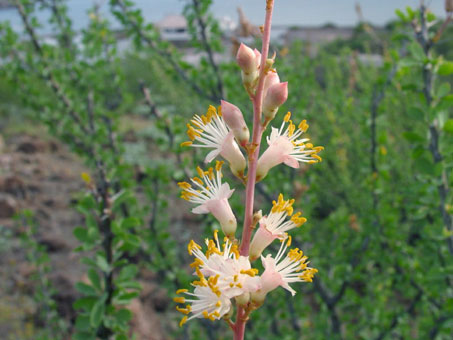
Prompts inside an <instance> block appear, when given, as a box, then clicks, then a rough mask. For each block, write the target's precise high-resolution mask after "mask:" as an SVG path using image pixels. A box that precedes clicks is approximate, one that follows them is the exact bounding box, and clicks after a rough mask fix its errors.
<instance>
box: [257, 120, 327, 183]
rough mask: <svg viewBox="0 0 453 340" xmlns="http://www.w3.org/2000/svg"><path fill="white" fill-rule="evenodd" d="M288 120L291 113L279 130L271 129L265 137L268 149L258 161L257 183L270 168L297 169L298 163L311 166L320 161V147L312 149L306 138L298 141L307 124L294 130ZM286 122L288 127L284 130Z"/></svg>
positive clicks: (303, 122)
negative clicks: (284, 166) (284, 167)
mask: <svg viewBox="0 0 453 340" xmlns="http://www.w3.org/2000/svg"><path fill="white" fill-rule="evenodd" d="M290 118H291V113H290V112H288V113H287V115H286V116H285V118H284V121H283V123H282V125H281V127H280V129H276V128H274V127H273V128H272V132H271V134H270V136H268V137H267V144H268V145H269V147H268V148H267V149H266V151H264V153H263V154H262V155H261V157H260V158H259V160H258V168H257V175H256V180H257V181H260V180H262V179H263V178H264V177H266V175H267V173H268V172H269V170H270V169H271V168H273V167H274V166H276V165H279V164H281V163H284V164H286V165H288V166H290V167H292V168H296V169H297V168H299V162H305V163H310V164H311V163H317V162H319V161H321V157H319V156H318V153H319V152H320V151H321V150H323V149H324V148H323V147H322V146H316V147H313V144H311V143H307V142H308V141H309V139H308V138H303V139H299V137H300V136H301V135H302V134H303V133H304V132H305V131H307V129H308V124H307V122H306V121H305V120H303V121H302V122H301V123H300V124H299V126H298V128H297V130H296V126H295V125H294V124H293V123H292V121H291V120H290ZM288 122H289V126H288V127H287V128H286V130H284V128H285V125H286V123H288Z"/></svg>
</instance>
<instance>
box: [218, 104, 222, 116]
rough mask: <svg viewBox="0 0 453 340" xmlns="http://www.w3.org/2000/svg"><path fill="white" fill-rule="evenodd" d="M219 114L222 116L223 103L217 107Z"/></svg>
mask: <svg viewBox="0 0 453 340" xmlns="http://www.w3.org/2000/svg"><path fill="white" fill-rule="evenodd" d="M217 115H218V116H219V117H222V106H221V105H219V106H218V107H217Z"/></svg>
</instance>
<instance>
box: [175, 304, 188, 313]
mask: <svg viewBox="0 0 453 340" xmlns="http://www.w3.org/2000/svg"><path fill="white" fill-rule="evenodd" d="M176 310H177V311H178V312H180V313H182V314H189V313H190V310H189V309H187V308H181V307H179V306H176Z"/></svg>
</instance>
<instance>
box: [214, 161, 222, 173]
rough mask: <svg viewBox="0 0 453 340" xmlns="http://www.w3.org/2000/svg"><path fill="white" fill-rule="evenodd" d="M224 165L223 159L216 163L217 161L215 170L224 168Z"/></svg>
mask: <svg viewBox="0 0 453 340" xmlns="http://www.w3.org/2000/svg"><path fill="white" fill-rule="evenodd" d="M222 165H223V161H216V163H215V170H216V171H220V170H222Z"/></svg>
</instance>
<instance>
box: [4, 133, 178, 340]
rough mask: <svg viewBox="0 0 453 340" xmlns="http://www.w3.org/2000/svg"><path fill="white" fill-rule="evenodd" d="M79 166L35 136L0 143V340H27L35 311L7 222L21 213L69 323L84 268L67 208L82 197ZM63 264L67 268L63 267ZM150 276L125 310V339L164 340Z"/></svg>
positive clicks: (163, 303)
mask: <svg viewBox="0 0 453 340" xmlns="http://www.w3.org/2000/svg"><path fill="white" fill-rule="evenodd" d="M83 171H86V169H85V168H84V166H83V163H82V162H81V161H80V160H79V159H78V158H77V157H75V156H74V155H72V154H71V153H70V152H69V151H68V150H67V149H66V148H65V147H64V146H63V145H62V144H60V143H59V142H57V141H55V140H53V139H51V138H47V137H44V138H43V137H42V136H39V137H38V136H33V135H29V134H23V133H21V134H15V135H10V136H8V137H5V139H4V138H3V137H1V135H0V277H1V280H0V334H2V336H1V338H2V339H6V340H7V339H15V340H21V339H24V340H25V339H34V337H33V334H34V332H35V330H36V327H38V326H37V325H36V322H35V321H34V320H36V317H35V316H36V313H37V309H36V306H35V304H34V300H33V299H32V294H33V291H34V284H35V283H34V282H33V280H32V279H31V277H32V275H31V274H32V273H33V271H34V268H33V267H32V266H31V265H30V264H29V263H28V262H27V260H26V259H25V253H26V250H25V249H23V246H22V245H21V243H20V241H19V239H18V237H17V236H18V234H19V233H20V232H21V230H20V224H19V223H18V222H17V221H15V220H14V219H13V216H14V215H15V214H16V213H18V212H19V211H21V209H25V208H26V209H29V210H31V211H32V212H33V216H34V220H35V223H36V226H37V233H36V240H37V241H38V242H39V243H40V244H42V245H44V246H45V247H46V249H47V251H48V253H49V256H50V262H51V263H50V264H51V268H52V271H51V274H50V280H51V282H52V284H53V286H54V287H55V289H56V291H57V294H56V295H55V296H54V297H55V299H56V301H57V303H58V312H59V314H60V315H61V316H63V317H64V318H65V319H66V320H68V322H69V323H70V322H71V321H73V320H74V316H75V315H74V311H73V309H72V303H73V302H74V301H75V300H76V299H77V297H78V292H77V291H76V290H75V288H74V285H75V283H76V282H78V281H81V280H82V281H83V280H84V279H85V278H84V277H83V273H84V268H83V267H82V265H80V264H79V261H78V259H79V257H80V256H81V254H80V253H75V252H73V251H72V250H73V249H74V248H75V247H76V246H77V245H78V242H77V240H76V239H75V237H74V236H73V234H72V230H73V228H74V227H76V226H78V225H82V224H83V219H82V217H81V216H80V215H79V214H78V213H77V212H76V210H75V209H74V208H73V203H74V197H75V194H76V193H78V192H80V190H81V189H83V182H82V180H81V177H80V175H81V173H82V172H83ZM68 264H70V265H68ZM152 278H153V273H143V275H142V281H141V283H142V286H143V290H142V293H141V295H140V298H139V299H137V300H135V301H134V302H133V303H132V305H131V306H130V308H131V310H132V311H133V313H134V320H133V331H134V333H135V334H137V335H138V337H139V339H149V340H160V339H164V335H163V334H164V333H163V331H162V329H161V318H162V317H163V313H162V312H163V311H165V310H166V309H167V308H169V298H168V297H167V296H166V293H165V292H164V291H162V289H160V288H159V287H158V286H157V285H156V284H154V283H153V281H152Z"/></svg>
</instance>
